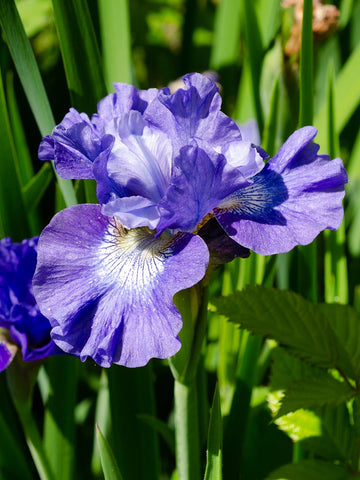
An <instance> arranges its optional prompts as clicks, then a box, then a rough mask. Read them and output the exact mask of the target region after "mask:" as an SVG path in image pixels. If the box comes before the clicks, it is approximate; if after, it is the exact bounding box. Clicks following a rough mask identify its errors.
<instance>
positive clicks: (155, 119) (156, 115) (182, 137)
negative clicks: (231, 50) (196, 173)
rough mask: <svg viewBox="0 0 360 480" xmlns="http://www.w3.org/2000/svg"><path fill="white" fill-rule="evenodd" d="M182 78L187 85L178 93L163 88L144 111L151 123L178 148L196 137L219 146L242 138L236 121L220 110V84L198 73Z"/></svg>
mask: <svg viewBox="0 0 360 480" xmlns="http://www.w3.org/2000/svg"><path fill="white" fill-rule="evenodd" d="M183 81H184V84H185V86H184V88H181V89H179V90H177V91H176V92H175V93H171V92H170V90H169V89H168V88H164V89H162V90H160V91H159V95H158V98H157V99H155V100H154V101H153V102H152V103H151V104H149V106H148V107H147V109H146V110H145V112H144V118H146V119H147V120H148V121H149V123H152V124H153V125H156V126H157V127H158V128H160V129H161V130H162V131H163V132H166V133H167V134H168V135H169V136H170V137H171V139H172V141H173V145H174V149H175V152H176V153H178V151H179V150H180V148H182V147H183V146H185V145H187V144H188V143H189V141H190V140H191V139H193V138H195V139H202V140H203V141H206V142H208V143H209V145H211V146H212V147H213V148H217V149H219V148H221V146H223V145H226V144H228V142H229V141H231V140H241V134H240V130H239V128H238V126H237V125H236V123H235V122H234V121H233V120H231V119H230V118H229V117H228V116H226V115H225V114H224V113H222V112H220V107H221V97H220V95H219V92H218V87H217V85H216V84H215V83H214V82H213V81H212V80H210V79H209V78H207V77H205V76H204V75H201V74H199V73H191V74H188V75H185V76H184V77H183Z"/></svg>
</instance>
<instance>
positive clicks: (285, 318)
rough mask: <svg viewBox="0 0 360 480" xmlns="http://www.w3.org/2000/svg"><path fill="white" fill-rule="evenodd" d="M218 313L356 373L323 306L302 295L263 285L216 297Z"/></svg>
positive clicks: (312, 359)
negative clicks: (321, 307)
mask: <svg viewBox="0 0 360 480" xmlns="http://www.w3.org/2000/svg"><path fill="white" fill-rule="evenodd" d="M213 303H214V304H215V306H216V307H217V309H218V312H219V313H221V314H223V315H225V316H227V317H228V318H229V319H230V321H231V322H234V323H237V324H240V325H241V327H243V328H246V329H248V330H250V331H251V332H252V333H254V334H255V335H266V336H269V337H272V338H274V339H275V340H277V341H278V342H279V343H280V344H284V345H287V346H289V347H290V348H289V353H292V354H294V355H296V356H298V357H301V358H303V359H304V360H306V361H307V362H309V363H312V364H314V365H316V366H319V367H323V368H341V369H342V371H343V372H345V373H347V374H349V375H350V376H351V375H353V369H352V366H351V362H350V359H349V356H348V354H347V353H346V351H345V349H344V348H343V347H342V345H341V343H340V342H339V341H338V339H337V337H336V335H335V333H334V331H333V329H332V328H331V325H330V323H329V321H328V320H327V318H326V317H325V315H324V314H323V313H322V311H321V309H320V308H319V307H317V306H316V305H314V304H313V303H311V302H309V301H308V300H305V299H304V298H302V297H301V296H300V295H298V294H296V293H294V292H291V291H284V290H276V289H270V288H265V287H261V286H258V285H257V286H248V287H247V288H246V289H245V290H243V291H241V292H235V293H234V294H232V295H229V296H228V297H221V298H217V299H214V300H213Z"/></svg>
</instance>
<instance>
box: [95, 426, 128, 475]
mask: <svg viewBox="0 0 360 480" xmlns="http://www.w3.org/2000/svg"><path fill="white" fill-rule="evenodd" d="M96 438H97V442H98V446H99V451H100V457H101V465H102V469H103V472H104V477H105V480H122V478H123V477H122V476H121V473H120V470H119V467H118V465H117V463H116V460H115V457H114V454H113V452H112V450H111V448H110V445H109V443H108V441H107V440H106V438H105V437H104V435H103V434H102V433H101V430H100V428H99V426H98V425H96Z"/></svg>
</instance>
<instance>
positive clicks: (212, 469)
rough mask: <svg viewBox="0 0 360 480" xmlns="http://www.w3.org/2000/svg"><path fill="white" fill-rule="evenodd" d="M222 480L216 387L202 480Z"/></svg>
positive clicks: (218, 406)
mask: <svg viewBox="0 0 360 480" xmlns="http://www.w3.org/2000/svg"><path fill="white" fill-rule="evenodd" d="M221 479H222V418H221V408H220V395H219V389H218V386H216V388H215V393H214V399H213V403H212V407H211V414H210V421H209V433H208V444H207V457H206V470H205V477H204V480H221Z"/></svg>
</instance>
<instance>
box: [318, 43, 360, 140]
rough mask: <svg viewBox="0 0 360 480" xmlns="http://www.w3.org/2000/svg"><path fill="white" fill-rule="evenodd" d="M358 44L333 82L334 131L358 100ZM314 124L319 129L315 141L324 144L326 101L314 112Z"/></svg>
mask: <svg viewBox="0 0 360 480" xmlns="http://www.w3.org/2000/svg"><path fill="white" fill-rule="evenodd" d="M359 77H360V45H358V47H357V48H356V49H355V50H354V51H353V53H352V54H351V55H350V57H349V58H348V60H347V62H346V63H345V65H344V66H343V68H342V69H341V71H340V73H339V75H338V76H337V78H336V80H335V84H334V94H335V106H334V111H335V112H336V118H335V131H336V133H337V134H340V133H341V131H342V129H343V128H344V127H345V125H346V124H347V122H348V121H349V119H350V117H351V115H352V114H353V113H354V111H355V110H356V108H357V106H358V105H359V102H360V82H359V81H358V79H359ZM314 125H315V126H316V127H317V128H318V129H319V133H318V136H317V139H316V142H317V143H319V144H320V145H324V143H325V142H324V136H325V135H326V126H327V102H326V101H325V102H324V103H323V104H322V105H321V107H320V108H319V110H318V111H317V112H316V114H315V118H314Z"/></svg>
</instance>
